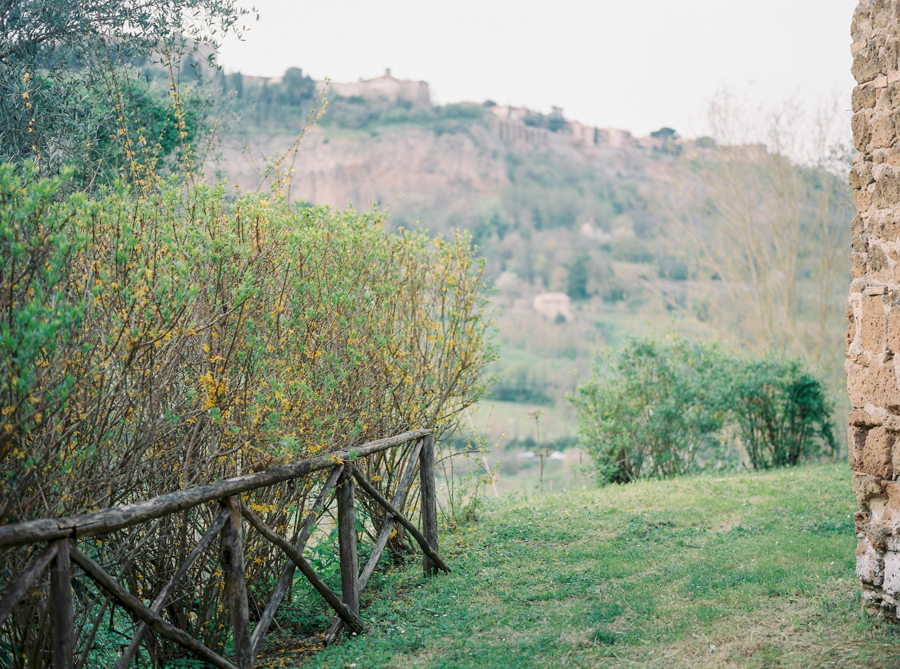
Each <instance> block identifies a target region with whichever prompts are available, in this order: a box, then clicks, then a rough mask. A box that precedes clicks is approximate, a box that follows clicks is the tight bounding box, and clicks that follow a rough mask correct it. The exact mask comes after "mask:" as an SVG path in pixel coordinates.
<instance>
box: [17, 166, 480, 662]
mask: <svg viewBox="0 0 900 669" xmlns="http://www.w3.org/2000/svg"><path fill="white" fill-rule="evenodd" d="M63 188H64V183H63V181H62V180H61V179H56V180H38V179H36V178H35V177H34V176H32V177H31V178H30V179H27V180H23V179H22V178H19V177H16V176H15V175H14V170H13V169H12V168H10V167H0V296H2V297H0V364H2V366H3V370H2V374H0V411H2V419H0V425H2V429H0V495H2V497H0V523H12V522H19V521H24V520H29V519H32V518H38V517H55V516H67V515H73V514H76V513H81V512H85V511H90V510H93V509H97V508H102V507H106V506H112V505H118V504H126V503H130V502H134V501H137V500H140V499H145V498H148V497H151V496H154V495H157V494H160V493H163V492H167V491H171V490H176V489H180V488H184V487H189V486H195V485H199V484H202V483H205V482H209V481H212V480H216V479H221V478H226V477H229V476H233V475H239V474H242V473H247V472H251V471H256V470H259V469H262V468H265V467H269V466H272V465H274V464H277V463H279V462H282V461H285V460H290V459H295V458H301V457H307V456H311V455H315V454H321V453H327V452H329V451H334V450H337V449H340V448H344V447H352V446H354V445H358V444H361V443H363V442H365V441H369V440H371V439H375V438H379V437H383V436H387V435H390V434H396V433H399V432H402V431H404V430H409V429H413V428H417V427H429V428H432V429H433V431H434V432H435V434H436V436H437V438H438V439H440V438H441V436H442V435H444V434H446V433H447V432H448V431H452V430H453V428H454V425H455V421H456V417H457V415H458V414H459V413H460V412H461V411H463V410H464V409H465V408H466V407H467V406H469V405H470V404H472V403H473V402H474V401H476V400H477V399H478V398H479V397H480V395H481V393H482V391H483V389H484V386H483V384H482V381H481V378H482V371H483V368H484V366H485V364H486V363H487V362H489V361H490V360H491V359H492V357H493V353H492V348H491V346H490V344H489V343H488V342H487V341H486V336H487V333H488V324H487V323H486V321H485V320H484V317H483V308H484V306H485V301H484V293H483V291H482V283H481V269H480V265H479V263H478V261H477V260H476V259H475V258H474V256H473V255H472V252H471V250H470V242H469V240H468V238H466V237H465V236H458V237H456V238H454V239H450V240H443V239H437V240H434V241H431V240H429V239H428V238H427V236H426V235H425V234H423V233H420V232H405V233H402V234H398V235H388V234H386V233H385V232H384V231H383V223H382V220H381V217H380V215H379V214H378V213H377V212H376V213H370V214H363V215H360V214H356V213H354V212H352V211H348V212H343V213H341V212H335V211H333V210H331V209H329V208H324V207H302V208H301V207H293V206H291V205H289V204H288V202H287V201H286V199H284V198H282V197H280V196H278V195H264V196H256V195H242V196H239V197H238V198H237V199H236V200H235V201H234V202H233V203H232V204H229V203H228V202H227V199H226V197H225V192H224V187H208V186H195V187H189V186H178V185H166V184H162V185H160V186H159V187H158V188H155V189H152V190H149V191H148V192H145V193H144V194H143V195H140V196H136V195H134V194H132V193H129V192H128V191H126V190H113V191H110V192H108V193H106V194H105V195H103V196H102V197H97V198H94V199H89V198H87V197H86V196H82V195H78V196H64V195H63V194H62V190H61V189H63ZM399 457H400V455H399V454H396V453H389V454H387V457H385V458H383V459H381V460H379V465H378V469H377V471H370V472H369V474H370V475H371V476H372V477H373V480H376V481H377V480H380V481H381V483H379V485H385V486H388V485H391V484H392V483H391V482H392V481H393V478H394V477H395V476H396V471H395V470H396V466H397V464H398V463H397V461H398V459H399ZM379 477H380V479H379ZM314 490H315V489H314V488H313V487H312V486H310V485H309V482H305V483H304V485H297V484H296V483H285V484H282V485H280V486H276V487H273V488H271V489H267V490H265V491H259V492H257V493H254V494H253V497H252V503H253V504H254V508H257V510H258V511H259V512H260V513H261V514H262V515H264V516H265V517H266V518H267V523H268V524H270V526H272V527H279V528H283V529H285V530H286V529H287V528H288V527H289V524H290V523H293V522H297V519H298V518H302V517H303V515H304V513H305V512H304V508H305V507H306V505H307V496H308V495H309V494H310V492H311V491H312V492H313V494H314ZM311 502H312V500H309V503H311ZM208 513H209V510H208V509H206V508H198V509H196V510H194V511H191V512H190V513H186V514H183V515H174V516H171V517H169V518H167V520H166V523H163V524H157V525H156V526H153V527H150V526H139V527H135V528H130V529H127V530H123V531H121V532H117V533H115V534H113V535H110V536H109V537H107V538H106V540H104V542H102V544H101V545H100V546H98V547H96V549H95V548H94V547H91V549H92V550H96V557H97V558H98V559H100V560H101V561H103V562H109V563H111V564H115V565H118V566H121V568H120V573H119V576H120V578H121V579H122V581H123V582H124V583H126V584H127V585H128V587H129V589H130V590H131V591H132V592H133V593H134V594H135V595H136V596H139V597H140V598H141V599H143V600H146V599H150V598H152V596H154V594H155V593H157V592H159V590H160V588H161V587H162V585H163V584H164V583H165V580H166V579H167V578H168V574H169V573H171V571H172V570H173V569H174V568H175V567H177V566H178V564H180V562H181V561H183V559H184V557H185V556H186V553H187V551H188V550H190V548H191V546H192V544H191V542H190V541H189V540H186V539H185V536H187V537H188V539H189V538H190V537H191V536H198V535H197V534H196V533H197V532H201V533H202V532H203V531H204V529H205V527H206V526H207V525H208V523H209V521H210V517H209V516H208ZM369 517H370V518H373V519H374V520H375V521H376V524H377V521H378V519H380V518H383V513H382V512H381V511H380V510H374V509H372V510H370V513H369ZM135 547H142V548H138V549H136V548H135ZM247 550H248V555H247V564H248V566H249V567H248V569H249V571H248V579H249V581H250V587H251V592H252V591H253V589H254V587H255V584H257V583H261V582H264V581H266V580H267V579H271V578H272V577H273V575H274V573H275V570H277V569H278V568H280V562H279V561H278V559H276V554H275V553H274V552H272V551H271V550H270V548H269V547H268V546H267V542H254V543H253V544H252V545H248V548H247ZM113 556H114V557H113ZM25 557H26V551H24V550H20V549H13V550H10V551H7V552H5V553H4V554H3V555H2V559H0V573H9V572H5V571H4V570H5V569H6V568H10V571H11V573H17V571H18V569H17V567H21V564H22V562H23V560H24V559H25ZM205 559H206V558H204V560H205ZM201 563H203V560H201V561H200V562H198V566H197V567H196V568H197V569H199V570H201V572H202V571H203V570H207V572H206V573H207V574H213V573H214V572H215V566H214V565H211V564H206V563H203V564H201ZM123 565H124V566H123ZM217 578H218V577H209V578H204V579H195V580H193V581H190V583H192V584H194V585H195V586H196V588H197V591H196V592H194V591H191V592H185V593H183V596H180V597H179V598H178V599H177V600H173V601H172V603H171V607H170V608H171V611H170V613H171V614H172V615H175V616H180V618H179V619H183V620H187V619H188V618H191V619H192V620H194V622H193V623H192V633H193V634H194V635H195V636H197V637H198V638H200V639H202V640H204V641H206V642H208V643H210V644H211V645H212V646H213V647H215V646H216V645H217V644H218V643H221V642H222V634H223V633H224V632H223V630H224V629H225V628H224V627H222V625H221V624H220V623H222V620H223V619H222V616H223V615H225V614H224V610H225V609H224V608H222V607H216V606H215V602H216V601H217V599H218V598H220V597H221V582H220V580H217ZM186 583H188V581H187V580H186ZM184 587H185V588H187V587H188V586H187V585H185V586H184ZM39 600H40V598H31V599H29V600H28V601H29V604H28V606H26V607H24V608H28V609H29V610H24V609H23V610H21V611H20V610H18V609H17V613H16V614H15V615H16V616H20V615H21V616H24V617H22V618H21V619H19V622H17V623H16V624H14V625H13V626H12V627H11V628H10V629H17V630H26V632H25V633H31V632H27V630H29V629H32V628H33V626H29V625H26V624H25V622H24V621H26V620H29V621H30V620H33V619H35V616H37V617H38V618H37V620H38V621H39V624H38V625H37V629H41V627H42V624H41V623H40V620H41V618H40V616H45V614H46V607H44V608H41V607H42V606H43V605H42V604H41V602H40V601H39ZM197 602H200V604H198V603H197ZM32 604H33V606H32ZM251 605H253V604H251ZM167 606H168V605H167ZM29 607H30V608H29ZM21 608H23V607H20V609H21ZM176 609H177V611H176ZM198 612H199V613H198ZM204 612H205V613H204ZM198 616H199V617H198ZM45 622H46V621H45ZM19 623H22V624H19ZM16 645H17V646H20V647H25V646H27V645H28V644H27V643H26V642H25V640H23V639H18V640H16Z"/></svg>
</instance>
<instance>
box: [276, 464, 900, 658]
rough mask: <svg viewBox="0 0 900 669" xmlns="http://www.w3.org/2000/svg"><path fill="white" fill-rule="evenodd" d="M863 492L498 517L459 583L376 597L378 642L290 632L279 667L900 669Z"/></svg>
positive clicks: (550, 501)
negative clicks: (865, 576)
mask: <svg viewBox="0 0 900 669" xmlns="http://www.w3.org/2000/svg"><path fill="white" fill-rule="evenodd" d="M848 476H849V470H848V469H847V467H846V466H845V465H819V466H809V467H802V468H799V469H794V470H790V471H789V470H781V471H776V472H767V473H762V474H746V473H745V474H735V475H729V476H724V477H721V476H720V477H709V476H697V477H688V478H682V479H676V480H671V481H652V482H643V483H638V484H630V485H627V486H610V487H606V488H602V489H587V490H573V491H571V492H568V493H565V494H561V495H545V496H534V497H528V498H524V497H516V498H513V499H510V500H508V501H505V502H502V503H501V502H496V503H493V504H489V506H488V508H487V509H486V510H485V511H484V513H483V515H482V516H481V518H480V520H479V521H478V522H475V523H472V524H469V525H466V526H463V527H460V528H458V529H457V530H455V531H453V532H449V533H446V534H442V536H441V541H442V542H443V543H442V545H441V549H442V552H443V553H444V555H445V556H446V557H447V560H448V562H449V564H450V565H451V568H452V569H453V570H454V571H453V573H451V574H449V575H446V576H439V577H437V578H434V579H430V580H424V579H423V578H422V576H421V566H420V565H419V564H418V562H414V563H412V564H409V565H401V566H397V567H396V568H395V569H394V570H393V571H392V572H391V573H390V574H388V575H386V576H385V577H384V578H383V580H382V581H381V582H380V583H379V586H378V592H373V593H367V595H368V596H367V597H366V598H365V600H366V601H364V603H363V615H364V617H365V618H366V620H367V621H370V622H371V626H372V631H371V632H370V633H369V634H366V635H363V636H360V637H356V638H351V639H347V640H345V641H344V642H343V643H340V644H337V645H336V646H333V647H331V648H328V649H327V650H324V651H322V652H321V653H318V654H315V655H312V656H308V657H306V658H304V657H303V656H302V655H292V654H291V653H292V652H293V650H294V649H296V648H297V645H296V642H292V641H291V640H290V636H289V633H286V634H285V636H283V637H282V638H281V641H280V642H279V644H278V645H279V646H280V648H281V649H282V650H275V648H274V647H273V648H272V652H271V654H269V655H268V656H267V660H268V662H269V666H283V667H293V666H303V667H306V666H309V667H321V668H323V669H324V668H326V667H329V668H330V667H348V666H354V665H355V666H358V667H367V668H368V669H375V668H385V669H387V668H390V667H473V668H474V667H498V668H501V667H502V668H504V669H505V668H507V667H513V666H515V667H567V666H568V667H631V666H641V667H664V668H666V669H675V668H679V667H811V666H815V667H840V668H842V669H843V668H849V667H868V668H870V669H879V668H884V669H887V668H889V667H896V666H898V664H900V651H898V648H900V636H898V631H897V630H896V629H895V628H894V627H892V626H890V625H887V626H882V625H879V623H878V622H877V621H875V620H872V619H867V618H866V617H865V616H863V615H862V612H861V610H860V593H859V582H858V581H857V579H856V577H855V574H854V553H853V547H854V545H855V537H854V536H853V520H852V517H851V514H852V513H853V512H854V510H855V509H856V503H855V500H854V497H853V493H852V492H851V491H850V490H849V487H848V486H847V479H848ZM813 491H814V494H813ZM312 622H313V621H303V622H301V623H300V624H302V625H305V624H310V623H312ZM286 629H287V628H286ZM281 662H284V663H283V664H282V663H281Z"/></svg>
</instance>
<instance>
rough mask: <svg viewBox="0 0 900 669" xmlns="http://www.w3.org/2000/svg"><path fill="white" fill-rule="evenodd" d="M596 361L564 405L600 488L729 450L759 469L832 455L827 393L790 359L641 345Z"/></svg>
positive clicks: (717, 457)
mask: <svg viewBox="0 0 900 669" xmlns="http://www.w3.org/2000/svg"><path fill="white" fill-rule="evenodd" d="M603 362H604V363H605V364H604V366H602V367H601V366H600V365H597V366H595V368H594V371H593V374H592V377H591V379H590V380H589V381H588V382H587V383H585V384H584V385H582V386H580V387H579V388H578V389H577V390H576V392H575V393H574V394H573V395H571V396H570V397H569V399H570V401H571V402H572V404H573V405H574V406H575V408H576V410H577V413H578V433H579V443H580V445H581V447H582V448H583V449H585V451H587V452H588V453H589V454H590V455H591V457H592V458H593V459H594V462H595V464H596V466H597V468H598V470H599V472H600V476H601V478H602V479H603V480H605V481H607V482H627V481H633V480H636V479H638V478H646V477H666V476H674V475H677V474H683V473H687V472H690V471H694V470H696V469H698V468H699V467H702V466H704V465H705V464H708V463H711V462H719V463H720V462H722V461H723V460H726V459H727V458H726V452H725V451H726V447H728V446H736V447H737V449H736V450H738V451H739V452H740V453H741V458H742V460H746V463H745V464H748V465H752V466H753V467H754V468H756V469H768V468H771V467H783V466H791V465H796V464H798V463H799V462H800V461H801V460H802V459H803V458H804V457H814V456H820V455H828V454H833V453H835V451H836V448H837V445H836V442H835V439H834V435H833V432H832V427H831V404H830V402H829V401H828V399H827V397H826V393H825V388H824V386H823V384H822V382H821V381H820V380H819V379H817V378H816V377H815V376H813V375H812V374H810V373H809V372H807V371H806V370H805V369H804V367H803V365H802V364H801V363H800V362H799V361H797V360H791V359H781V358H758V357H745V358H741V357H732V356H727V355H725V353H724V352H722V351H721V350H720V349H718V348H716V347H713V346H708V345H704V344H696V343H690V342H687V341H685V340H683V339H678V338H673V339H668V340H666V341H665V342H659V341H657V340H655V339H652V338H645V339H632V340H630V341H628V342H627V343H626V344H625V345H624V346H622V347H621V348H619V349H616V350H611V351H608V352H607V353H606V356H605V358H604V360H603ZM728 435H731V436H732V440H734V442H735V443H731V444H729V443H728V442H727V440H725V437H726V436H728Z"/></svg>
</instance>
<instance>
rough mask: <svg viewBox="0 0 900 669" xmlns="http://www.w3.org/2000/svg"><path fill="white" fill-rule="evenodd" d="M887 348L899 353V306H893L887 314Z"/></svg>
mask: <svg viewBox="0 0 900 669" xmlns="http://www.w3.org/2000/svg"><path fill="white" fill-rule="evenodd" d="M885 343H886V344H887V349H888V350H889V351H890V352H891V353H893V354H894V355H900V307H897V306H895V307H893V308H892V309H891V310H890V311H889V312H888V315H887V337H886V342H885Z"/></svg>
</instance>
